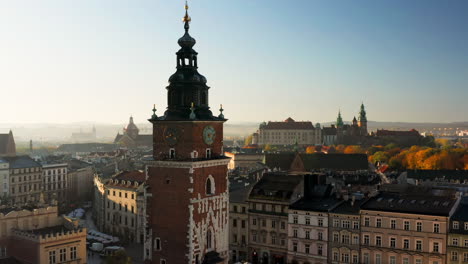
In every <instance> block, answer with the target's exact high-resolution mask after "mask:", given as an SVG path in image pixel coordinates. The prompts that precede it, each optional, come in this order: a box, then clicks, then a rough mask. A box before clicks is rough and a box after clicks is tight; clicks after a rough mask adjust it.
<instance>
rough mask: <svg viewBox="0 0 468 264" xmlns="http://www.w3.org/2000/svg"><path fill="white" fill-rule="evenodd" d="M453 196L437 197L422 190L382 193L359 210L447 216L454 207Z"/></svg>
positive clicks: (454, 198) (454, 199)
mask: <svg viewBox="0 0 468 264" xmlns="http://www.w3.org/2000/svg"><path fill="white" fill-rule="evenodd" d="M455 202H456V197H455V195H444V196H437V195H434V193H431V192H430V191H429V192H422V190H419V192H418V190H412V191H411V190H408V191H406V192H402V193H390V192H382V193H380V194H379V195H377V196H375V197H372V198H370V199H369V200H367V202H365V203H364V204H363V205H362V206H361V209H363V210H371V211H386V212H396V213H408V214H423V215H436V216H449V213H450V211H451V210H452V207H453V206H454V205H455Z"/></svg>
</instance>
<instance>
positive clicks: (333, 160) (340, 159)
mask: <svg viewBox="0 0 468 264" xmlns="http://www.w3.org/2000/svg"><path fill="white" fill-rule="evenodd" d="M265 165H266V166H267V167H268V168H270V169H274V168H277V169H279V170H294V171H311V170H318V169H333V170H347V171H355V170H367V169H368V168H369V163H368V160H367V155H366V154H341V153H329V154H324V153H313V154H305V153H300V154H297V153H279V154H266V155H265Z"/></svg>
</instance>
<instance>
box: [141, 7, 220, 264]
mask: <svg viewBox="0 0 468 264" xmlns="http://www.w3.org/2000/svg"><path fill="white" fill-rule="evenodd" d="M187 9H188V6H187V5H186V14H185V17H184V24H185V25H184V28H185V34H184V36H183V37H182V38H180V39H179V41H178V43H179V45H180V47H181V49H180V50H179V51H178V52H177V53H176V54H177V71H176V72H175V73H174V74H173V75H172V76H171V77H170V78H169V86H167V92H168V93H167V97H168V106H167V110H166V111H165V113H164V115H163V116H157V115H156V109H153V112H154V114H153V116H152V117H151V119H150V120H149V121H150V122H151V123H152V124H153V159H152V160H151V161H148V164H147V185H148V187H147V189H146V196H147V207H146V215H147V224H146V227H147V231H146V232H147V234H146V239H145V258H146V260H147V263H158V264H182V263H193V264H196V263H199V264H201V263H227V261H228V259H229V257H228V250H229V245H228V243H229V241H228V236H229V233H228V226H229V225H228V223H229V215H228V212H229V193H228V178H227V164H228V162H229V159H228V158H226V157H225V156H224V154H223V153H224V152H223V123H224V122H225V121H226V119H225V118H224V116H223V115H222V109H220V110H221V114H220V115H219V116H214V115H213V114H212V112H211V111H210V108H209V105H208V90H209V87H208V86H207V85H206V78H205V77H204V76H203V75H201V74H200V73H198V70H197V69H198V64H197V55H198V53H197V52H196V51H195V50H193V46H194V45H195V39H193V38H192V37H191V36H190V35H189V23H190V20H191V19H190V17H189V16H188V14H187Z"/></svg>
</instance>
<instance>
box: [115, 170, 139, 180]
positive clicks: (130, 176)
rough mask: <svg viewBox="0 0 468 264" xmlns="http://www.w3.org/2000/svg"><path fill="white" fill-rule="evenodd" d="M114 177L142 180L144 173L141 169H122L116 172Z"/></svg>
mask: <svg viewBox="0 0 468 264" xmlns="http://www.w3.org/2000/svg"><path fill="white" fill-rule="evenodd" d="M114 179H116V180H125V181H137V182H144V181H145V179H146V175H145V173H144V172H143V171H124V172H121V173H119V174H117V175H116V176H115V177H114Z"/></svg>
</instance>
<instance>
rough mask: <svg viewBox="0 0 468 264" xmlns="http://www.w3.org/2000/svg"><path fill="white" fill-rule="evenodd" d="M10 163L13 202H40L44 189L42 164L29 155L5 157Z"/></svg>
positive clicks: (17, 203)
mask: <svg viewBox="0 0 468 264" xmlns="http://www.w3.org/2000/svg"><path fill="white" fill-rule="evenodd" d="M2 159H3V160H5V161H6V162H8V163H9V165H10V168H9V174H10V182H9V185H10V193H9V196H10V197H11V202H12V203H13V204H16V205H19V204H25V203H27V202H39V200H40V194H41V191H42V165H41V164H40V163H38V162H36V161H35V160H33V159H32V158H30V157H29V156H14V157H3V158H2Z"/></svg>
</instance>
